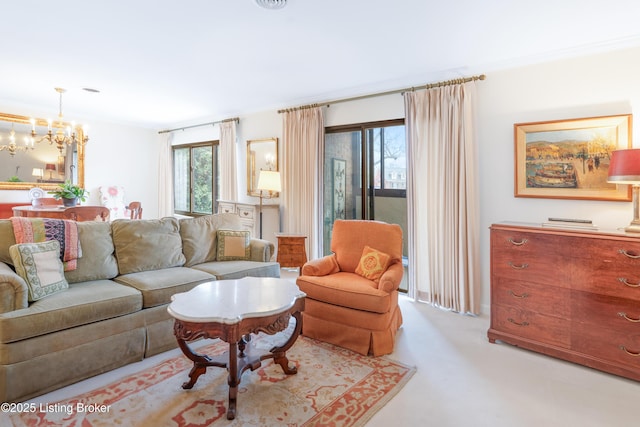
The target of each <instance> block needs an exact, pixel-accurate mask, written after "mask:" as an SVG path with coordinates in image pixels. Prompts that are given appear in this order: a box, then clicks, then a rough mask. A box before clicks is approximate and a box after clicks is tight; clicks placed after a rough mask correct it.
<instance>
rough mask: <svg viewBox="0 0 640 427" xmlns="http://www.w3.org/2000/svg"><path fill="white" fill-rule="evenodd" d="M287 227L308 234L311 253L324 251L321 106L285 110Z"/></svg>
mask: <svg viewBox="0 0 640 427" xmlns="http://www.w3.org/2000/svg"><path fill="white" fill-rule="evenodd" d="M282 127H283V129H282V135H283V137H282V140H283V151H282V154H283V170H282V186H283V188H282V193H283V194H282V201H283V221H282V224H283V231H284V232H286V233H295V234H304V235H305V236H307V239H306V241H307V257H308V258H309V259H313V258H317V257H318V256H319V254H320V253H321V251H320V249H319V245H321V244H322V220H321V217H320V214H319V213H320V207H321V206H322V204H321V197H322V155H323V152H324V115H323V112H322V109H321V108H320V107H314V108H305V109H300V110H296V111H287V112H284V113H283V119H282Z"/></svg>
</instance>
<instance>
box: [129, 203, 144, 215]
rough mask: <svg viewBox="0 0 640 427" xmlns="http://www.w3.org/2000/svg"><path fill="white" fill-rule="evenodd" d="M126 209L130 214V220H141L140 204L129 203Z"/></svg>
mask: <svg viewBox="0 0 640 427" xmlns="http://www.w3.org/2000/svg"><path fill="white" fill-rule="evenodd" d="M127 209H128V210H129V213H130V214H131V219H142V203H140V202H131V203H129V206H127Z"/></svg>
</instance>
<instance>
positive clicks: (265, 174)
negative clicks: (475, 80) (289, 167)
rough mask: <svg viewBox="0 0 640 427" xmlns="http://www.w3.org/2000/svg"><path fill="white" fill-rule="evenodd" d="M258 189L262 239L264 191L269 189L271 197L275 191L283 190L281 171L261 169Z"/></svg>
mask: <svg viewBox="0 0 640 427" xmlns="http://www.w3.org/2000/svg"><path fill="white" fill-rule="evenodd" d="M258 190H260V238H261V239H262V191H268V192H269V198H271V197H273V192H276V193H278V192H280V191H282V186H281V185H280V172H278V171H263V170H261V171H260V175H259V176H258Z"/></svg>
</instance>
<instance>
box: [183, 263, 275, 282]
mask: <svg viewBox="0 0 640 427" xmlns="http://www.w3.org/2000/svg"><path fill="white" fill-rule="evenodd" d="M192 268H193V269H195V270H200V271H205V272H207V273H210V274H212V275H214V276H216V278H217V279H218V280H228V279H241V278H243V277H246V276H253V277H280V264H278V263H277V262H260V261H213V262H205V263H202V264H198V265H194V266H193V267H192Z"/></svg>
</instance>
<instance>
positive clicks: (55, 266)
mask: <svg viewBox="0 0 640 427" xmlns="http://www.w3.org/2000/svg"><path fill="white" fill-rule="evenodd" d="M9 254H10V255H11V261H13V265H14V267H15V269H16V273H17V274H18V275H19V276H20V277H22V279H24V281H25V282H26V283H27V288H28V291H29V292H28V293H29V302H33V301H37V300H39V299H42V298H44V297H46V296H47V295H51V294H54V293H56V292H59V291H62V290H64V289H67V288H68V287H69V283H67V279H66V278H65V277H64V267H63V265H62V261H60V243H59V242H58V241H57V240H49V241H46V242H40V243H19V244H17V245H12V246H10V247H9Z"/></svg>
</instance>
